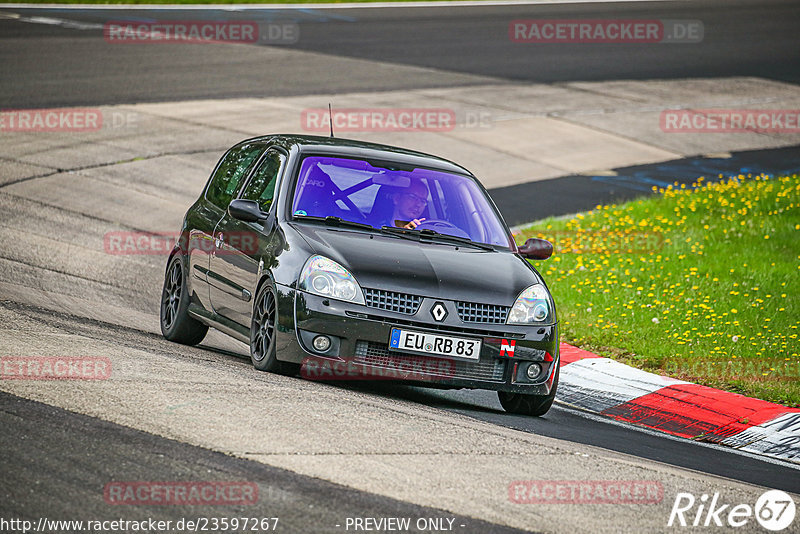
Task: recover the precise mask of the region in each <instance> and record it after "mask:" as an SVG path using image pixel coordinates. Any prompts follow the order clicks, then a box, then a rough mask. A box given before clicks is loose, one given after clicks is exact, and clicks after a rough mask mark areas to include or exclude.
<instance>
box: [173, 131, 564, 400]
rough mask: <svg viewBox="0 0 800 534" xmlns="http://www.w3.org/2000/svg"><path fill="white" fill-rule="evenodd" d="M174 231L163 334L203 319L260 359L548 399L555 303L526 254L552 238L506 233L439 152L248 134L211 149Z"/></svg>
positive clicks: (202, 329) (542, 250) (198, 332)
mask: <svg viewBox="0 0 800 534" xmlns="http://www.w3.org/2000/svg"><path fill="white" fill-rule="evenodd" d="M181 236H182V237H181V239H180V240H179V242H178V244H177V245H176V247H175V248H174V250H173V251H172V253H171V254H170V257H169V260H168V263H167V270H166V276H165V280H164V289H163V293H162V299H161V330H162V332H163V334H164V336H165V337H166V338H167V339H169V340H171V341H175V342H178V343H185V344H197V343H199V342H200V341H201V340H202V339H203V338H204V336H205V334H206V332H207V331H208V328H209V327H214V328H217V329H218V330H221V331H222V332H224V333H226V334H228V335H230V336H232V337H234V338H236V339H238V340H241V341H243V342H245V343H248V344H249V345H250V357H251V360H252V362H253V365H254V366H255V368H256V369H259V370H263V371H272V372H277V373H282V374H296V373H298V372H300V374H301V375H303V376H306V377H309V378H315V377H325V376H328V377H330V378H335V379H346V378H351V377H355V376H356V375H357V376H359V377H361V378H367V379H391V380H401V381H407V382H408V383H413V384H425V385H428V386H434V387H455V388H481V389H490V390H496V391H497V392H498V395H499V398H500V402H501V404H502V405H503V407H504V408H505V409H506V410H507V411H510V412H513V413H521V414H530V415H543V414H544V413H546V412H547V410H548V409H549V408H550V406H551V405H552V403H553V399H554V397H555V393H556V388H557V386H558V374H559V352H558V350H559V349H558V323H557V320H556V310H555V306H554V304H553V299H552V297H551V295H550V292H549V291H548V289H547V286H546V284H545V282H544V280H543V279H542V277H541V275H539V273H538V272H537V271H536V270H535V269H534V268H533V267H532V266H531V265H530V263H529V262H528V261H527V260H526V258H530V259H546V258H548V257H549V256H550V254H551V253H552V246H551V245H550V243H548V242H547V241H543V240H538V239H531V240H528V241H527V242H526V243H525V245H522V246H520V247H517V245H516V244H515V243H514V240H513V238H512V236H511V232H510V231H509V229H508V227H507V226H506V224H505V223H504V222H503V219H502V218H501V217H500V215H499V213H498V211H497V208H496V207H495V206H494V204H493V202H492V201H491V199H490V198H489V196H488V194H487V193H486V190H485V189H484V188H483V186H482V185H481V184H480V183H479V182H478V180H477V179H476V178H475V177H474V176H473V175H472V174H471V173H470V172H469V171H467V170H466V169H464V168H463V167H460V166H458V165H456V164H454V163H452V162H449V161H447V160H444V159H441V158H437V157H435V156H431V155H427V154H423V153H419V152H414V151H410V150H405V149H401V148H396V147H390V146H385V145H377V144H372V143H364V142H356V141H348V140H343V139H337V138H324V137H311V136H298V135H270V136H264V137H258V138H254V139H248V140H246V141H243V142H241V143H239V144H237V145H236V146H234V147H233V148H231V149H230V150H228V152H227V153H226V154H225V155H224V156H223V157H222V159H220V161H219V163H218V164H217V166H216V168H215V169H214V172H213V173H212V175H211V177H210V179H209V180H208V183H207V184H206V187H205V189H204V190H203V193H202V194H201V195H200V198H198V199H197V201H196V202H195V203H194V204H193V205H192V206H191V207H190V208H189V210H188V212H187V213H186V217H185V218H184V222H183V228H182V232H181ZM343 369H344V371H342V370H343ZM354 370H356V372H354Z"/></svg>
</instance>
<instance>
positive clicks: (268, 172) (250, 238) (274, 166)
mask: <svg viewBox="0 0 800 534" xmlns="http://www.w3.org/2000/svg"><path fill="white" fill-rule="evenodd" d="M286 158H287V157H286V154H284V153H283V152H282V151H280V150H279V149H277V148H270V149H269V150H267V151H266V153H265V154H264V156H263V157H262V158H261V160H260V161H259V162H258V164H257V165H256V167H255V170H254V171H253V172H252V173H251V176H250V178H249V180H248V182H247V184H246V185H245V186H244V188H243V189H242V191H241V193H240V194H239V195H238V198H242V199H246V200H255V201H257V202H258V203H259V207H260V208H261V211H263V212H265V213H271V212H272V211H273V210H274V208H273V205H274V202H273V201H274V197H275V186H276V184H277V182H278V180H279V179H280V176H281V174H282V172H283V170H284V168H285V166H286ZM269 230H270V231H269V233H267V232H266V231H265V227H264V222H263V221H261V222H244V221H240V220H238V219H235V218H233V217H232V216H231V215H230V214H229V213H228V212H227V210H226V212H225V214H224V215H223V217H222V218H221V219H220V221H219V222H218V223H217V226H216V228H215V229H214V245H215V250H214V252H213V253H212V255H211V263H210V269H209V282H210V294H211V304H212V306H213V307H214V311H215V312H216V313H217V314H219V315H221V316H223V317H225V318H227V319H230V320H231V321H234V322H236V323H238V324H239V325H241V326H243V327H246V328H249V327H250V314H251V311H252V306H253V298H254V297H255V295H254V293H255V290H256V284H257V283H258V279H259V276H260V272H262V271H263V270H264V266H265V264H266V266H267V268H269V267H270V266H271V264H272V257H273V256H274V247H275V239H276V238H275V227H274V225H272V228H270V229H269Z"/></svg>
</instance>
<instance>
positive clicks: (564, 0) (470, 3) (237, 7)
mask: <svg viewBox="0 0 800 534" xmlns="http://www.w3.org/2000/svg"><path fill="white" fill-rule="evenodd" d="M673 1H682V2H689V1H690V0H487V1H486V2H481V1H476V0H453V1H452V2H448V1H434V2H364V3H355V2H350V3H341V4H202V5H181V4H166V5H165V4H104V5H97V4H25V3H22V4H0V9H6V8H13V9H65V10H66V9H73V10H126V9H131V10H148V11H156V10H165V11H166V10H187V11H188V10H208V11H212V10H221V11H246V10H256V9H257V10H264V9H300V10H303V9H305V10H311V9H366V8H371V9H374V8H387V7H388V8H392V7H403V8H405V7H484V6H524V5H558V4H619V3H640V4H650V3H656V2H673Z"/></svg>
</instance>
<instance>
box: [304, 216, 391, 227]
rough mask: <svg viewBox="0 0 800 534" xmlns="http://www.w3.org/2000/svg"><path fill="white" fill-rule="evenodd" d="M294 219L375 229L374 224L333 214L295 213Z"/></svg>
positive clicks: (337, 225) (327, 224)
mask: <svg viewBox="0 0 800 534" xmlns="http://www.w3.org/2000/svg"><path fill="white" fill-rule="evenodd" d="M295 218H296V219H308V220H311V221H320V222H323V223H325V225H326V226H336V227H339V226H341V227H344V228H359V229H362V230H376V228H375V227H374V226H372V225H371V224H367V223H360V222H356V221H348V220H347V219H342V218H341V217H334V216H333V215H328V216H327V217H317V216H316V215H295Z"/></svg>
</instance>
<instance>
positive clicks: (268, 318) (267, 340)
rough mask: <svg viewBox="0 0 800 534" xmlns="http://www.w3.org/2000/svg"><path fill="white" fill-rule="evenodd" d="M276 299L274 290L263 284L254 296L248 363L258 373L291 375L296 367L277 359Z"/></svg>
mask: <svg viewBox="0 0 800 534" xmlns="http://www.w3.org/2000/svg"><path fill="white" fill-rule="evenodd" d="M277 336H278V298H277V296H276V294H275V288H273V287H272V284H271V283H269V282H266V283H264V285H262V286H261V289H259V290H258V294H257V295H256V300H255V304H254V305H253V318H252V320H251V321H250V361H251V362H252V363H253V367H255V368H256V369H258V370H259V371H267V372H270V373H278V374H282V375H293V374H295V372H296V371H297V369H296V367H297V366H296V365H293V364H291V363H288V362H282V361H280V360H278V358H277V352H278V350H277Z"/></svg>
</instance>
